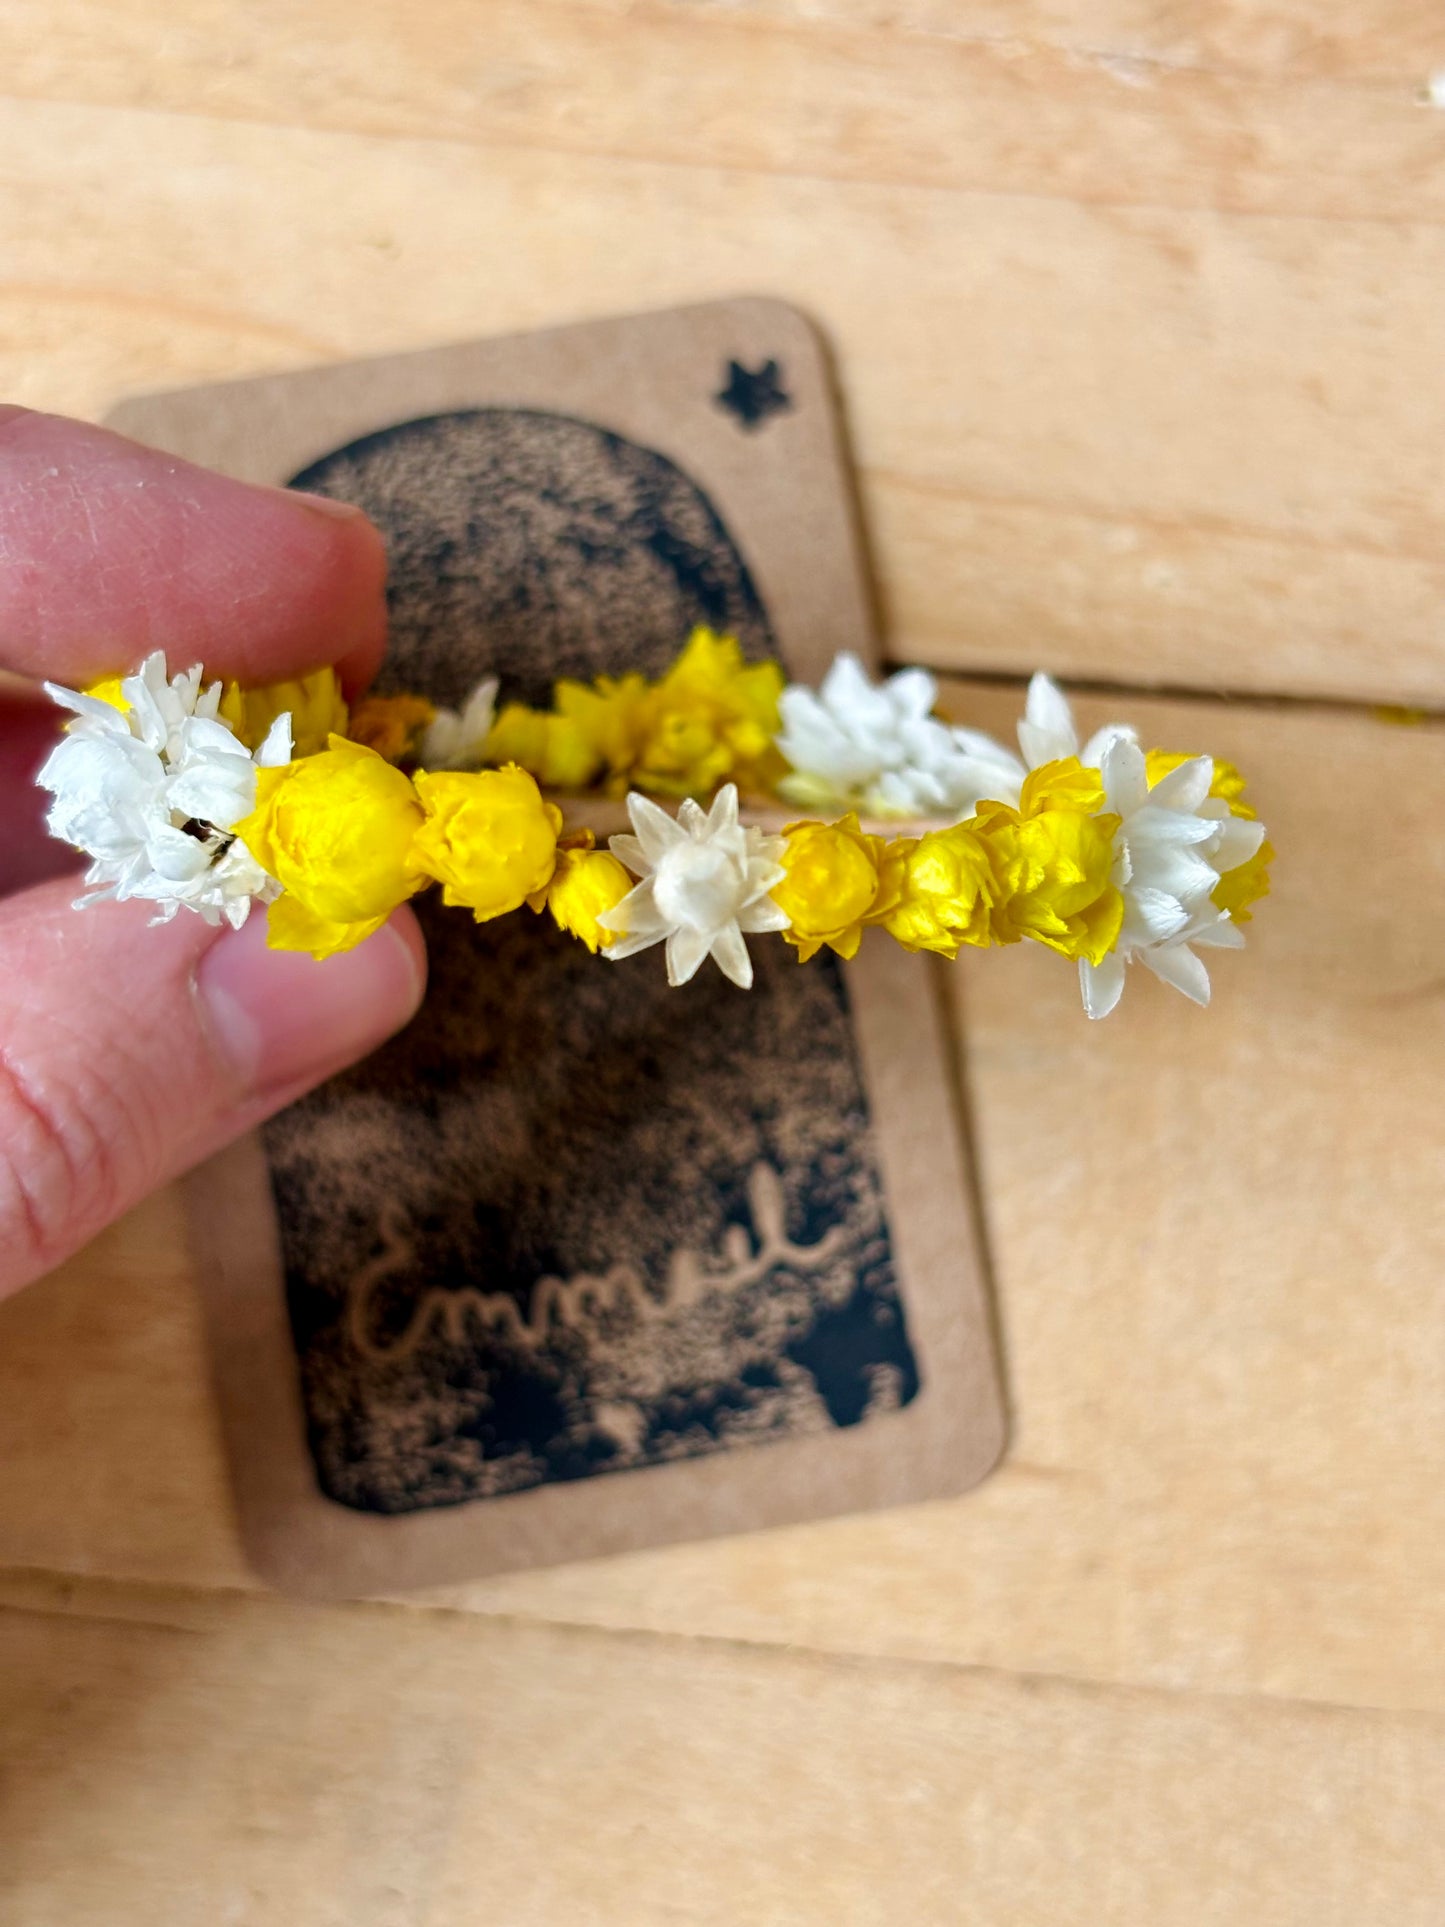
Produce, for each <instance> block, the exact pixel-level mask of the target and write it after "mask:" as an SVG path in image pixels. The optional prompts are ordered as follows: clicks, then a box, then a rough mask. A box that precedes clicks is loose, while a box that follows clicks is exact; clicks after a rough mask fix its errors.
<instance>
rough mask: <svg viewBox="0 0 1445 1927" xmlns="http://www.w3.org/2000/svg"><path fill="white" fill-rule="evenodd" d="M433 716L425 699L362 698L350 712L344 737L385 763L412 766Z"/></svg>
mask: <svg viewBox="0 0 1445 1927" xmlns="http://www.w3.org/2000/svg"><path fill="white" fill-rule="evenodd" d="M436 713H437V712H436V705H435V704H434V703H429V702H428V701H427V699H426V697H425V696H365V697H363V698H362V700H361V701H360V702H359V703H358V704H357V705H356V707H355V709H353V710H352V712H351V723H350V726H349V728H348V729H347V731H346V734H347V735H348V736H349V737H350V738H351V740H352V742H353V743H365V745H366V747H367V748H368V749H374V750H375V751H376V753H377V755H378V756H384V757H385V758H386V760H387V762H388V763H405V762H411V761H413V760H414V759H415V757H416V752H417V746H418V744H419V743H420V742H421V739H422V735H423V734H424V732H425V730H426V726H427V724H428V723H429V722H431V720H432V719H433V717H434V716H435V715H436Z"/></svg>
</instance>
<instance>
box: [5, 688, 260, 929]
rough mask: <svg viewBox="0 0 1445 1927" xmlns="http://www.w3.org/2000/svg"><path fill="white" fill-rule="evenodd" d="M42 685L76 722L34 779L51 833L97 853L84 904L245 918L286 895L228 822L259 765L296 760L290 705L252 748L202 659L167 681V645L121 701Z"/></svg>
mask: <svg viewBox="0 0 1445 1927" xmlns="http://www.w3.org/2000/svg"><path fill="white" fill-rule="evenodd" d="M45 687H46V690H47V692H48V693H49V695H50V696H51V697H52V698H53V699H54V701H56V702H57V703H59V704H60V705H61V707H62V708H64V709H68V710H71V711H72V712H73V715H74V721H72V722H71V723H70V724H69V725H68V726H67V729H66V733H65V735H64V736H63V738H62V739H61V741H60V742H59V743H58V744H57V745H56V747H55V748H54V749H53V750H52V751H51V753H50V755H49V757H48V758H47V759H46V762H45V765H44V767H43V768H42V769H41V771H40V774H39V775H38V776H37V778H36V781H37V782H38V783H39V784H40V785H41V787H42V788H44V789H48V790H49V791H50V792H51V794H52V798H53V801H52V803H51V806H50V810H49V813H48V816H47V819H46V820H47V823H48V825H49V828H50V832H51V834H52V835H53V836H57V837H59V838H60V839H61V840H62V841H63V842H66V843H70V844H73V845H74V846H75V847H76V848H77V849H80V850H83V851H84V852H85V854H86V855H87V856H89V857H90V858H91V865H90V868H89V869H88V870H87V871H86V875H85V881H86V884H87V886H89V888H88V894H87V895H86V896H84V897H82V898H81V899H80V902H81V903H82V904H85V903H97V902H103V901H106V900H109V899H114V900H116V901H118V902H122V903H123V902H125V901H127V900H128V899H129V898H131V897H138V898H140V899H142V900H143V901H145V902H149V903H153V904H154V905H155V906H156V915H155V917H154V919H153V921H154V922H157V923H168V922H169V921H170V919H171V918H172V917H173V916H175V914H176V912H177V911H178V910H181V909H187V910H194V911H196V912H197V913H198V914H199V915H200V916H203V917H204V918H205V919H206V921H207V922H208V923H213V924H214V923H219V922H221V921H222V920H224V921H225V922H227V923H229V924H231V925H233V926H235V927H239V926H240V925H241V924H242V923H244V922H245V920H246V917H247V915H248V914H249V912H250V908H251V904H252V902H253V901H256V900H257V899H259V900H261V901H263V902H269V901H270V900H271V899H272V898H273V897H275V896H276V895H277V894H278V893H279V885H277V884H276V883H275V882H274V880H273V879H272V878H271V877H269V876H268V875H267V874H266V872H265V871H264V870H263V869H262V868H261V866H260V865H259V864H258V863H257V862H256V861H255V859H254V858H253V857H252V855H251V853H250V852H249V851H248V850H247V849H246V847H245V845H244V844H243V843H240V842H238V841H237V840H236V839H235V838H234V837H233V836H232V835H231V834H230V831H231V830H232V828H233V827H234V825H235V824H237V823H238V822H239V821H240V820H241V818H242V817H243V816H245V815H246V814H247V813H248V812H249V811H250V810H251V809H252V808H253V807H254V805H255V801H256V770H257V769H258V768H264V767H266V766H268V765H272V764H281V763H286V762H289V761H290V757H291V719H290V717H289V715H285V716H280V717H278V718H277V720H276V722H275V723H274V724H273V725H272V727H271V729H270V730H269V732H268V733H267V736H266V740H265V741H264V742H263V743H262V744H261V747H260V748H259V749H258V750H257V751H256V753H255V755H254V756H252V755H251V753H250V752H249V751H248V750H247V748H246V746H245V744H244V743H242V742H241V741H240V739H239V738H238V737H237V736H236V735H235V734H234V732H233V731H232V730H231V729H229V728H228V727H227V725H226V724H225V723H223V722H220V721H219V720H218V719H217V716H216V706H217V704H218V702H219V700H220V693H221V686H220V684H219V683H213V684H212V685H211V687H210V688H209V689H207V690H204V691H203V690H202V689H201V671H200V669H199V668H198V667H197V668H195V669H191V670H188V671H186V673H185V674H184V675H180V676H176V677H174V678H173V679H171V680H169V681H168V680H167V677H166V667H165V658H164V656H163V655H161V654H159V653H157V654H154V655H152V656H149V657H148V658H147V659H146V661H145V662H144V663H143V664H142V666H141V668H140V669H139V670H138V671H137V672H136V674H135V675H134V676H127V677H126V679H125V680H124V682H123V683H122V684H121V695H122V697H123V698H124V701H125V704H126V707H125V708H124V709H121V708H119V707H117V706H115V705H113V704H111V703H108V702H102V701H101V700H100V699H99V698H97V697H94V696H86V695H83V694H81V693H80V692H79V691H78V690H74V689H65V688H63V687H61V686H60V685H59V684H57V683H47V684H46V685H45Z"/></svg>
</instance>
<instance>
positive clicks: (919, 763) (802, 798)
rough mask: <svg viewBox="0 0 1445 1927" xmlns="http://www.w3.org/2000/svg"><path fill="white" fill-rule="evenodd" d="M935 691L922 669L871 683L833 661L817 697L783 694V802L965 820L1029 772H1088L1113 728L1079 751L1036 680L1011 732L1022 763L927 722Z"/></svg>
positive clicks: (1014, 789) (934, 720)
mask: <svg viewBox="0 0 1445 1927" xmlns="http://www.w3.org/2000/svg"><path fill="white" fill-rule="evenodd" d="M937 696H938V687H937V684H936V683H935V682H934V680H933V677H932V676H930V675H929V674H928V672H927V671H926V670H923V669H903V670H900V671H899V672H898V674H897V675H894V676H890V677H889V678H888V680H887V681H886V682H883V683H873V682H870V681H869V679H868V676H867V674H866V672H865V671H864V669H863V666H862V664H861V663H860V662H859V661H858V658H857V657H856V656H851V655H846V654H845V655H840V656H839V657H838V658H837V660H836V661H835V662H834V663H833V666H832V668H831V669H830V670H829V671H828V674H827V675H826V676H825V677H824V679H823V684H822V687H821V688H820V689H819V690H818V691H817V692H816V693H815V692H814V691H813V690H811V689H805V688H803V687H801V686H799V685H794V686H792V687H791V688H788V689H785V690H784V691H783V694H782V697H781V699H780V701H779V713H780V714H781V716H782V719H783V729H782V731H781V732H780V734H779V736H778V738H777V746H778V748H779V749H780V750H781V751H782V753H783V755H784V756H785V757H786V758H787V760H788V761H789V762H790V763H791V764H792V766H793V770H792V774H791V775H789V776H786V777H784V778H783V780H782V782H781V783H779V785H778V788H779V790H780V792H781V793H782V794H783V795H784V796H785V797H787V798H788V800H789V801H790V802H793V803H798V804H800V805H802V806H804V807H806V808H811V809H840V810H841V809H856V810H859V811H861V812H862V813H863V814H864V815H865V816H874V817H895V818H896V817H909V816H943V817H951V818H954V819H955V820H956V819H958V818H960V817H964V816H967V815H970V814H971V813H972V812H973V811H974V810H975V809H976V808H977V806H978V804H979V803H981V802H983V801H984V800H985V799H987V800H990V801H994V802H999V803H1010V804H1015V803H1017V802H1018V799H1019V791H1020V789H1021V788H1022V787H1023V781H1024V778H1025V777H1026V776H1027V775H1028V773H1029V771H1030V770H1031V769H1036V768H1037V767H1038V766H1039V765H1040V764H1042V763H1049V762H1053V761H1055V760H1057V759H1058V758H1059V757H1064V756H1078V757H1080V758H1081V760H1082V761H1083V762H1084V763H1085V764H1086V765H1088V766H1089V767H1090V768H1097V767H1098V763H1097V761H1095V760H1093V759H1095V758H1096V757H1098V756H1099V755H1102V753H1103V750H1104V747H1105V745H1106V744H1107V743H1108V742H1110V741H1111V740H1112V739H1113V737H1114V736H1116V735H1118V734H1120V733H1121V726H1120V725H1118V724H1114V725H1111V726H1110V727H1109V728H1107V729H1102V730H1099V731H1098V732H1097V733H1096V734H1095V735H1094V736H1092V737H1091V738H1090V739H1089V741H1088V743H1086V744H1085V745H1084V746H1083V748H1082V749H1081V748H1080V745H1079V737H1078V732H1077V730H1076V729H1075V727H1074V718H1073V712H1072V710H1071V709H1070V708H1069V703H1068V699H1067V697H1066V696H1065V695H1064V693H1063V691H1062V690H1061V689H1060V688H1059V687H1058V685H1057V684H1056V683H1054V682H1052V681H1051V680H1050V678H1049V677H1047V676H1044V675H1038V676H1035V677H1034V679H1033V681H1032V682H1031V683H1030V684H1029V693H1028V699H1027V703H1026V705H1025V709H1024V715H1023V719H1022V720H1021V721H1020V723H1019V726H1018V733H1019V747H1020V749H1021V750H1022V752H1023V753H1022V756H1019V755H1015V753H1014V752H1013V750H1011V749H1008V748H1006V747H1005V746H1004V745H1003V744H1002V743H1000V742H998V741H996V740H995V739H994V738H993V737H992V736H990V735H988V734H987V733H986V732H985V731H984V730H981V729H962V728H959V727H957V726H956V725H954V724H950V723H946V722H944V721H943V720H942V719H941V718H940V717H938V716H935V715H934V714H933V707H934V703H935V701H936V700H937Z"/></svg>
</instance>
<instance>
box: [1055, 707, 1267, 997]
mask: <svg viewBox="0 0 1445 1927" xmlns="http://www.w3.org/2000/svg"><path fill="white" fill-rule="evenodd" d="M1102 773H1103V777H1104V792H1105V803H1104V807H1105V808H1106V809H1107V810H1109V811H1111V812H1113V813H1115V814H1117V815H1118V816H1119V817H1120V818H1121V819H1122V820H1121V822H1120V825H1119V828H1118V829H1117V830H1116V831H1115V833H1114V870H1113V881H1114V883H1115V884H1116V885H1117V887H1118V889H1119V890H1120V891H1121V893H1122V895H1123V898H1124V921H1123V924H1122V926H1121V928H1120V931H1119V939H1118V942H1117V943H1116V944H1115V946H1114V948H1113V950H1111V951H1110V952H1109V954H1108V956H1106V957H1104V958H1103V959H1102V961H1101V962H1099V963H1097V964H1091V963H1090V962H1089V961H1088V959H1087V958H1084V957H1081V958H1080V960H1079V984H1080V989H1081V990H1082V993H1083V998H1084V1009H1085V1010H1086V1011H1087V1012H1088V1014H1089V1016H1090V1017H1107V1016H1108V1014H1109V1012H1110V1011H1111V1010H1112V1009H1113V1008H1114V1006H1115V1005H1116V1004H1117V1003H1118V1001H1119V999H1120V997H1122V996H1123V994H1124V978H1125V972H1126V969H1127V967H1128V965H1129V964H1131V963H1142V964H1144V965H1145V966H1146V967H1147V968H1148V969H1149V970H1152V971H1153V973H1154V975H1155V976H1156V977H1158V978H1159V979H1160V980H1161V981H1162V982H1164V983H1166V984H1172V985H1173V987H1174V989H1176V990H1180V991H1182V992H1183V993H1184V995H1185V996H1186V997H1189V998H1192V999H1193V1001H1194V1002H1195V1003H1196V1004H1207V1003H1208V1002H1209V972H1208V970H1207V969H1206V968H1205V965H1204V961H1203V959H1202V958H1200V957H1199V956H1197V955H1196V954H1195V951H1196V948H1200V949H1210V948H1213V949H1220V950H1242V949H1243V948H1244V933H1243V931H1242V930H1241V929H1240V928H1239V925H1238V924H1237V923H1235V922H1234V921H1233V920H1232V919H1231V918H1230V915H1229V913H1228V912H1227V911H1225V910H1221V909H1220V908H1219V907H1218V906H1217V905H1216V903H1215V902H1214V892H1215V890H1216V889H1217V888H1218V885H1219V880H1220V878H1221V876H1223V875H1224V874H1225V873H1226V872H1227V871H1230V870H1233V869H1237V868H1238V866H1239V865H1240V864H1242V863H1247V862H1249V860H1250V858H1251V857H1253V856H1255V855H1256V854H1257V852H1258V851H1259V848H1260V845H1261V844H1262V843H1263V841H1264V825H1263V824H1261V823H1257V822H1255V821H1253V820H1250V819H1245V818H1242V817H1238V816H1235V815H1232V814H1231V812H1230V808H1229V804H1228V803H1227V802H1225V801H1224V800H1223V799H1222V798H1220V797H1217V796H1211V795H1210V794H1209V790H1210V785H1211V783H1212V782H1213V780H1214V761H1213V758H1212V757H1209V756H1194V757H1191V758H1190V760H1189V761H1188V762H1186V763H1181V764H1179V766H1178V767H1177V768H1175V769H1173V770H1171V771H1170V772H1169V773H1168V774H1167V775H1166V776H1163V777H1161V778H1160V780H1159V781H1158V782H1157V783H1155V784H1154V786H1153V788H1152V789H1151V788H1150V786H1149V777H1148V766H1147V763H1146V759H1145V756H1144V752H1143V751H1142V750H1141V749H1140V747H1139V745H1138V744H1137V743H1136V742H1134V741H1132V740H1131V739H1130V738H1129V737H1127V736H1124V735H1122V734H1119V735H1116V736H1115V738H1114V740H1113V741H1112V742H1111V743H1109V744H1108V745H1107V746H1106V747H1105V750H1104V753H1103V757H1102Z"/></svg>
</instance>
